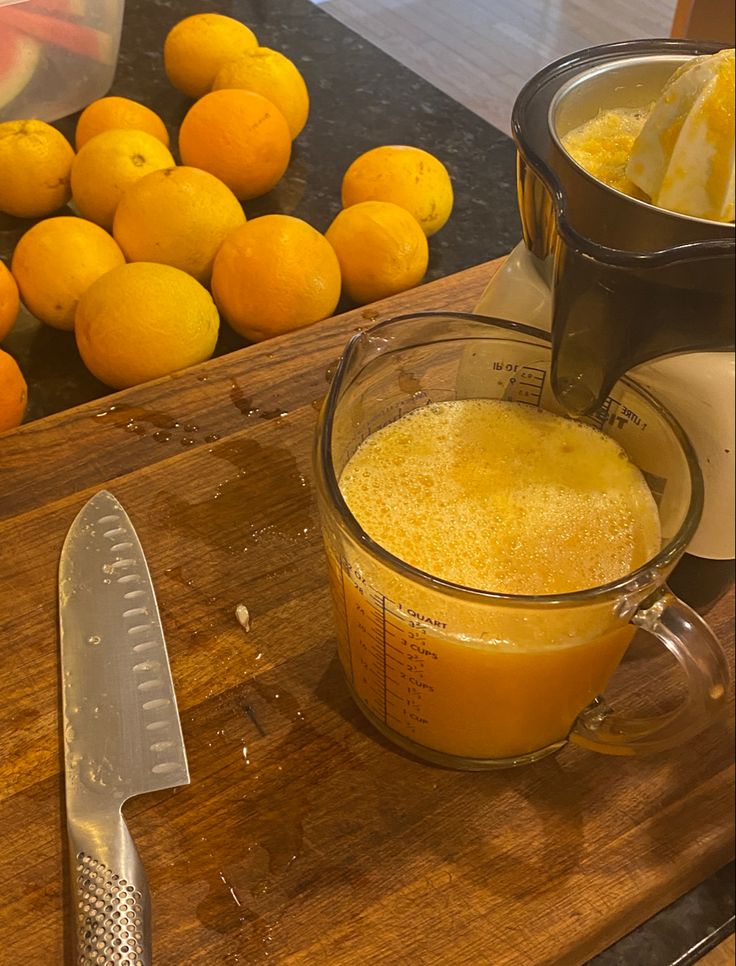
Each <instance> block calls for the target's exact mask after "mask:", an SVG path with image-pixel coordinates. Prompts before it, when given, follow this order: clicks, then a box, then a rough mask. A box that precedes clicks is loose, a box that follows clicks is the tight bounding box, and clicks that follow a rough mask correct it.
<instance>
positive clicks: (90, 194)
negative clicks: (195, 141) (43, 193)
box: [72, 130, 175, 229]
mask: <svg viewBox="0 0 736 966" xmlns="http://www.w3.org/2000/svg"><path fill="white" fill-rule="evenodd" d="M174 164H175V162H174V159H173V157H172V156H171V153H170V151H169V149H168V148H166V147H164V145H163V144H162V143H161V142H160V141H159V140H158V138H155V137H154V136H153V135H152V134H148V133H147V132H146V131H135V130H132V131H126V130H117V131H103V132H102V133H101V134H96V135H95V136H94V137H93V138H91V139H90V140H89V141H87V143H86V144H85V145H84V147H83V148H82V149H81V150H80V152H79V154H78V155H77V156H76V158H75V159H74V164H73V165H72V195H73V197H74V203H75V204H76V206H77V208H78V209H79V213H80V214H81V215H82V216H83V217H84V218H89V219H90V221H94V222H96V223H97V224H98V225H102V227H103V228H108V229H109V228H112V221H113V217H114V215H115V209H116V208H117V206H118V203H119V201H120V198H121V197H122V194H123V192H124V191H125V189H126V188H127V187H128V186H129V185H131V184H133V182H134V181H138V180H139V178H142V177H143V176H144V175H146V174H148V173H149V171H156V170H158V169H160V168H171V167H173V166H174Z"/></svg>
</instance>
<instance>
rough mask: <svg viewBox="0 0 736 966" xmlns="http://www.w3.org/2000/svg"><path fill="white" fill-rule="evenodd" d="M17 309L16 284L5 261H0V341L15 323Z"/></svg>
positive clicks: (18, 303)
mask: <svg viewBox="0 0 736 966" xmlns="http://www.w3.org/2000/svg"><path fill="white" fill-rule="evenodd" d="M19 310H20V296H19V295H18V286H17V285H16V282H15V279H14V278H13V276H12V275H11V274H10V271H9V270H8V269H7V268H6V266H5V262H0V342H2V341H3V339H4V338H5V336H6V335H7V334H8V332H10V330H11V329H12V328H13V326H14V325H15V320H16V319H17V318H18V312H19Z"/></svg>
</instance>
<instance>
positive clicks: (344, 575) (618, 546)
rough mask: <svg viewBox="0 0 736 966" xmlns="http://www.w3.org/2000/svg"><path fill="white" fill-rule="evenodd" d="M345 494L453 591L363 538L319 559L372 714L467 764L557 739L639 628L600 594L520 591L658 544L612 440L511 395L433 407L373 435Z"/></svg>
mask: <svg viewBox="0 0 736 966" xmlns="http://www.w3.org/2000/svg"><path fill="white" fill-rule="evenodd" d="M340 489H341V492H342V494H343V496H344V498H345V500H346V503H347V505H348V507H349V508H350V510H351V512H352V514H353V516H354V517H355V518H356V520H357V521H358V523H359V524H360V526H361V527H362V529H363V530H364V531H365V533H366V534H368V535H369V536H370V537H372V538H373V540H375V541H376V543H378V544H380V545H381V546H382V547H383V548H384V549H385V550H388V551H389V552H390V553H391V554H393V555H394V556H396V557H398V558H399V559H400V560H402V561H404V562H405V563H408V564H410V565H411V566H413V567H415V568H417V569H419V570H421V571H422V572H423V573H425V574H429V575H431V576H432V577H434V578H439V580H441V581H446V582H448V583H449V584H451V585H457V587H455V588H454V589H453V587H449V588H448V587H442V586H440V585H439V584H437V583H435V584H434V585H433V584H432V582H431V581H426V580H424V581H422V580H420V581H414V580H411V579H410V578H409V577H407V576H406V575H405V574H403V573H401V572H400V571H399V570H397V569H395V568H393V567H391V566H390V563H389V562H387V561H386V562H381V561H380V560H378V559H377V558H376V557H375V555H373V554H371V553H369V552H367V551H365V550H364V549H363V548H361V547H356V548H355V549H354V550H351V551H350V553H351V554H352V557H351V559H346V558H343V559H341V560H337V559H335V558H334V557H333V558H332V559H331V561H330V563H331V570H332V575H333V589H334V591H335V600H336V605H337V610H338V617H339V619H340V623H341V635H340V637H341V659H342V663H343V665H344V667H345V669H346V672H347V675H348V679H349V680H350V682H351V685H352V688H353V691H354V693H355V695H356V697H357V698H358V700H359V702H360V703H361V704H362V705H363V707H364V709H366V710H367V711H368V713H369V715H370V716H371V717H372V718H373V720H374V721H376V723H377V724H379V726H381V727H384V728H385V729H386V730H388V731H390V732H392V733H395V734H398V735H401V736H403V737H405V738H407V739H409V740H410V741H411V742H414V743H416V744H418V745H422V746H425V747H427V748H430V749H434V750H437V751H440V752H442V753H444V754H449V755H454V756H458V757H462V758H477V759H507V758H509V757H514V756H523V755H528V754H531V753H533V752H535V751H537V750H539V749H542V748H545V747H547V746H549V745H551V744H553V743H555V742H559V741H561V740H563V739H564V738H565V736H566V735H567V733H568V732H569V729H570V727H571V726H572V724H573V722H574V720H575V718H576V716H577V715H578V714H579V713H580V711H581V710H582V709H583V708H584V707H586V706H587V705H588V704H589V703H590V702H591V701H592V700H593V699H594V698H595V697H596V695H597V694H599V693H600V692H601V691H602V690H603V688H604V687H605V684H606V681H607V680H608V678H609V677H610V675H611V674H612V673H613V671H614V670H615V667H616V665H617V664H618V662H619V660H620V658H621V656H622V655H623V653H624V651H625V649H626V647H627V646H628V643H629V641H630V639H631V636H632V634H633V630H632V628H631V627H630V626H628V625H626V623H625V622H623V621H622V620H621V619H619V618H617V617H616V616H615V615H614V613H613V607H612V603H611V601H610V600H609V601H607V602H604V603H600V602H598V603H594V602H588V601H582V602H580V601H576V602H570V601H560V602H558V603H557V604H553V603H550V602H549V601H547V602H544V603H542V602H540V601H536V602H535V601H530V600H529V599H528V598H529V597H535V596H538V595H547V596H549V595H559V594H567V593H571V592H574V591H581V590H584V589H586V588H592V587H597V586H600V585H602V584H605V583H608V582H610V581H613V580H616V579H617V578H619V577H623V576H625V575H626V574H628V573H630V572H631V571H633V570H635V569H636V568H637V567H639V566H640V565H641V564H643V563H644V562H645V561H646V560H648V559H649V558H651V557H652V556H653V555H654V554H655V553H656V552H657V550H658V549H659V545H660V531H659V517H658V513H657V508H656V505H655V502H654V499H653V497H652V495H651V493H650V491H649V489H648V487H647V485H646V482H645V480H644V478H643V476H642V474H641V473H640V471H639V470H638V469H637V468H636V467H635V466H634V465H633V464H632V463H631V462H630V461H629V459H628V457H627V456H626V454H625V453H624V452H623V450H621V448H620V447H619V446H618V444H617V443H615V442H614V441H613V440H611V439H609V438H608V437H606V436H604V435H603V434H602V433H599V432H598V431H597V430H595V429H592V428H591V427H588V426H585V425H583V424H581V423H578V422H575V421H572V420H569V419H565V418H563V417H560V416H555V415H553V414H550V413H546V412H540V411H537V410H536V409H533V408H532V407H529V406H524V405H522V404H518V403H508V402H504V401H500V400H477V399H476V400H456V401H450V402H445V403H435V404H431V405H428V406H425V407H422V408H420V409H417V410H414V411H413V412H411V413H409V414H408V415H406V416H402V417H401V418H399V419H397V420H396V421H395V422H393V423H391V424H389V425H388V426H385V427H384V428H383V429H381V430H378V431H377V432H376V433H374V434H373V435H371V436H370V437H368V439H366V440H365V441H364V442H363V443H362V444H361V446H360V447H359V448H358V450H357V451H356V452H355V454H354V455H353V456H352V457H351V459H350V460H349V461H348V463H347V465H346V466H345V468H344V470H343V472H342V474H341V477H340ZM463 587H464V588H471V589H473V590H480V591H486V592H490V593H491V594H503V595H518V597H517V599H514V598H513V597H512V598H510V599H509V598H508V597H506V598H505V599H504V598H498V597H493V596H488V597H483V596H481V595H477V594H472V593H468V592H466V591H463V590H462V589H461V588H463ZM520 597H524V598H526V600H523V601H522V600H521V599H519V598H520Z"/></svg>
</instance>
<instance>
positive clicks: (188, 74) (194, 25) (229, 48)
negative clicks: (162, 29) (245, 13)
mask: <svg viewBox="0 0 736 966" xmlns="http://www.w3.org/2000/svg"><path fill="white" fill-rule="evenodd" d="M257 46H258V40H257V39H256V35H255V34H254V33H253V31H252V30H250V29H249V28H248V27H246V26H245V24H243V23H241V22H240V21H239V20H234V19H233V18H232V17H225V16H223V14H221V13H195V14H194V15H193V16H191V17H185V19H184V20H180V21H179V23H177V24H175V26H173V27H172V28H171V30H170V31H169V33H168V34H167V37H166V40H165V41H164V69H165V71H166V76H167V77H168V78H169V80H170V81H171V83H172V84H173V85H174V87H176V88H177V90H180V91H183V92H184V93H185V94H188V95H189V97H202V95H203V94H206V93H207V91H209V90H210V88H211V87H212V81H213V80H214V79H215V74H216V73H217V71H218V70H219V69H220V67H222V65H223V64H225V63H227V61H229V60H235V58H236V57H240V56H241V54H247V53H248V51H250V50H254V49H255V48H256V47H257Z"/></svg>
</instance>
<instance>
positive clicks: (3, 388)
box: [0, 349, 28, 433]
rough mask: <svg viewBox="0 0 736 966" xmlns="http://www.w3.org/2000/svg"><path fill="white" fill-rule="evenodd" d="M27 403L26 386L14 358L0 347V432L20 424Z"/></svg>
mask: <svg viewBox="0 0 736 966" xmlns="http://www.w3.org/2000/svg"><path fill="white" fill-rule="evenodd" d="M27 405H28V386H27V384H26V381H25V379H24V378H23V373H22V372H21V371H20V367H19V366H18V363H17V362H16V361H15V359H14V358H13V357H12V356H11V355H10V354H9V353H7V352H3V350H2V349H0V433H2V432H4V431H5V430H6V429H13V428H14V427H15V426H20V424H21V423H22V422H23V417H24V416H25V414H26V406H27Z"/></svg>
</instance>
